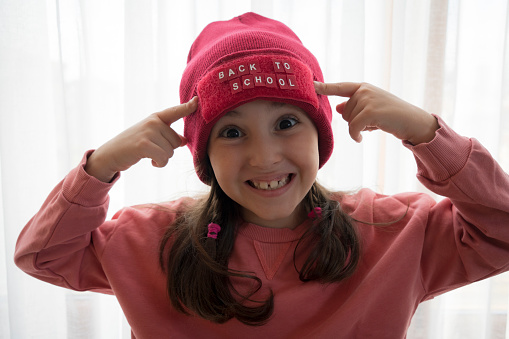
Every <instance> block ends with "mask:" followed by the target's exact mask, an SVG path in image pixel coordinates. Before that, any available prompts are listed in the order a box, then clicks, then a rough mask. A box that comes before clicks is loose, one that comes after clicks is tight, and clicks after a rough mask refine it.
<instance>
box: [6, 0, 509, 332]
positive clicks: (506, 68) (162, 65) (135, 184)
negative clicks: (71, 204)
mask: <svg viewBox="0 0 509 339" xmlns="http://www.w3.org/2000/svg"><path fill="white" fill-rule="evenodd" d="M247 11H255V12H257V13H259V14H262V15H265V16H268V17H271V18H274V19H277V20H280V21H283V22H284V23H286V24H287V25H288V26H290V27H291V28H292V29H293V30H294V31H295V32H296V33H297V35H298V36H299V37H300V38H301V40H302V41H303V43H304V45H305V46H307V47H308V48H309V49H310V50H311V51H312V52H313V53H314V54H315V56H316V57H317V59H318V61H319V62H320V64H321V66H322V70H323V72H324V77H325V80H326V81H328V82H339V81H365V82H370V83H373V84H375V85H376V86H379V87H382V88H384V89H386V90H389V91H391V92H392V93H394V94H396V95H398V96H399V97H401V98H403V99H404V100H407V101H409V102H411V103H413V104H415V105H417V106H420V107H423V108H424V109H426V110H427V111H429V112H433V113H436V114H438V115H441V116H442V117H443V118H444V119H445V121H447V122H448V123H449V124H450V125H451V126H452V127H453V128H455V129H456V130H457V131H458V132H459V133H460V134H464V135H467V136H472V137H475V138H477V139H479V140H480V141H481V142H482V143H483V144H484V145H485V146H486V147H487V148H488V149H489V150H490V151H491V152H492V154H493V156H494V157H495V158H496V159H497V160H498V161H499V162H500V164H501V165H502V166H503V168H505V170H506V171H508V169H509V95H508V94H507V93H509V92H508V91H509V53H508V51H509V49H508V46H509V34H508V32H509V20H508V18H509V6H508V1H507V0H468V1H460V0H423V1H412V0H361V1H359V0H339V1H335V0H316V1H313V2H310V1H304V0H298V1H284V0H262V1H259V0H258V1H257V0H252V1H247V0H246V1H236V0H195V1H165V0H149V1H142V0H111V1H100V0H86V1H85V0H46V1H40V0H21V1H15V0H3V1H0V179H1V180H0V188H1V192H2V194H1V196H0V245H1V247H0V339H2V338H31V337H36V338H52V339H53V338H130V330H129V326H128V324H127V322H126V320H125V318H124V316H123V315H122V312H121V310H120V308H119V307H118V305H117V303H116V301H115V299H114V297H111V296H103V295H99V294H93V293H88V292H86V293H78V292H72V291H67V290H64V289H62V288H57V287H54V286H51V285H48V284H45V283H43V282H40V281H37V280H35V279H33V278H31V277H29V276H27V275H26V274H24V273H22V272H21V271H20V270H19V269H17V268H16V267H15V265H14V263H13V252H14V247H15V243H16V239H17V236H18V234H19V232H20V231H21V229H22V228H23V226H24V225H25V224H26V223H27V221H28V220H29V219H30V218H31V216H32V215H33V214H34V213H35V212H36V211H37V210H38V209H39V207H40V205H41V204H42V203H43V201H44V199H45V197H46V195H47V194H48V193H49V192H50V190H51V189H52V188H53V186H54V185H56V184H57V183H58V181H59V180H61V179H62V178H63V176H64V175H65V174H66V173H67V172H68V171H69V170H70V169H71V168H72V167H74V166H75V165H76V164H77V163H78V161H79V160H80V159H81V157H82V155H83V153H84V152H85V151H86V150H88V149H92V148H97V147H99V146H100V145H101V144H102V143H104V142H106V141H107V140H109V139H110V138H112V137H113V136H115V135H116V134H118V133H120V132H121V131H122V130H124V129H125V128H127V127H129V126H131V125H132V124H134V123H136V122H137V121H139V120H141V119H143V118H144V117H145V116H147V115H149V114H151V113H153V112H155V111H159V110H162V109H164V108H167V107H170V106H174V105H176V104H178V103H179V97H178V88H179V83H180V77H181V75H182V72H183V70H184V68H185V64H186V60H187V53H188V51H189V48H190V46H191V43H192V41H193V39H194V38H195V37H196V35H197V34H198V33H199V32H200V31H201V30H202V29H203V27H205V25H207V24H208V23H210V22H212V21H216V20H227V19H230V18H232V17H234V16H236V15H239V14H241V13H244V12H247ZM345 100H346V99H345ZM341 101H343V100H342V99H341V98H331V105H332V106H333V107H334V106H335V105H336V104H339V103H340V102H341ZM332 124H333V129H334V131H335V135H334V139H335V140H334V141H335V150H334V153H333V156H332V157H331V159H330V161H329V162H328V163H327V164H326V165H325V166H324V168H322V169H321V170H320V172H319V180H320V182H321V183H323V184H324V185H325V186H327V187H329V188H334V189H338V190H355V189H358V188H361V187H369V188H372V189H374V190H375V191H378V192H380V193H385V194H393V193H396V192H401V191H423V192H427V191H426V189H425V188H424V187H422V186H421V185H420V184H419V183H418V182H417V180H416V179H415V171H416V166H415V163H414V159H413V156H412V155H411V153H410V152H408V150H406V149H404V148H403V147H402V146H401V143H400V142H399V141H398V140H395V139H394V138H393V137H391V136H389V135H386V134H383V133H380V132H372V133H365V134H364V141H363V142H362V143H361V144H357V143H355V142H354V141H352V140H351V139H350V137H349V135H348V131H347V126H346V123H345V122H344V121H343V120H342V119H341V118H340V117H339V116H338V115H336V116H335V117H334V119H333V122H332ZM175 127H176V129H177V130H179V131H182V129H183V124H182V123H181V122H179V123H177V124H176V126H175ZM206 189H207V188H206V187H205V186H204V185H203V184H202V183H200V182H199V180H198V178H197V177H196V174H195V172H194V169H193V164H192V158H191V155H190V154H189V152H188V151H187V150H186V149H182V150H179V151H177V152H176V154H175V156H174V158H172V159H171V160H170V164H169V165H168V166H167V167H166V168H164V169H154V168H152V166H151V165H150V161H142V162H140V163H139V164H138V165H137V166H135V167H133V168H132V169H130V170H129V171H127V172H125V173H123V175H122V179H121V180H120V182H119V183H118V184H116V186H115V187H114V189H113V190H112V191H111V204H110V212H109V215H110V216H111V215H112V214H113V213H114V212H116V211H117V210H118V209H120V208H121V207H123V206H126V205H133V204H138V203H146V202H160V201H164V200H169V199H175V198H178V197H180V196H182V195H195V194H198V193H200V192H203V191H205V190H206ZM436 198H437V199H440V197H436ZM508 302H509V276H508V275H507V274H503V275H500V276H498V277H495V278H492V279H488V280H486V281H482V282H479V283H476V284H473V285H470V286H467V287H465V288H462V289H459V290H457V291H453V292H451V293H448V294H446V295H444V296H440V297H438V298H436V299H434V300H432V301H429V302H425V303H423V304H422V305H421V306H419V308H418V310H417V313H416V315H415V317H414V319H413V321H412V324H411V326H410V330H409V333H408V338H409V339H417V338H433V339H436V338H453V337H461V338H476V339H478V338H509V327H508V326H507V321H508V317H509V313H508Z"/></svg>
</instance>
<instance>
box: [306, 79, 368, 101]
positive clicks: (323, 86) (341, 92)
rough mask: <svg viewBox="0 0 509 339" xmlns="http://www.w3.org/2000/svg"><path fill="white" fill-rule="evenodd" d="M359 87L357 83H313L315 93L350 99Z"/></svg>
mask: <svg viewBox="0 0 509 339" xmlns="http://www.w3.org/2000/svg"><path fill="white" fill-rule="evenodd" d="M359 87H361V84H360V83H357V82H338V83H323V82H318V81H315V91H316V93H318V94H323V95H337V96H340V97H351V96H352V95H353V94H354V93H355V92H356V91H357V90H358V89H359Z"/></svg>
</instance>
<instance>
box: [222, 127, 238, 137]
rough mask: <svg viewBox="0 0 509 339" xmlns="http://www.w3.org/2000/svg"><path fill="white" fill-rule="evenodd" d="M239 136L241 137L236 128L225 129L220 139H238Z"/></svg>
mask: <svg viewBox="0 0 509 339" xmlns="http://www.w3.org/2000/svg"><path fill="white" fill-rule="evenodd" d="M241 136H242V132H241V131H239V130H238V129H237V128H233V127H229V128H225V129H224V130H223V131H222V132H221V137H223V138H227V139H234V138H240V137H241Z"/></svg>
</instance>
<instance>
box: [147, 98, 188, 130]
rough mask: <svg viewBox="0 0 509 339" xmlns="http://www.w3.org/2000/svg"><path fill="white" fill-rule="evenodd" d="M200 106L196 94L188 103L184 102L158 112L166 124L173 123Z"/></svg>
mask: <svg viewBox="0 0 509 339" xmlns="http://www.w3.org/2000/svg"><path fill="white" fill-rule="evenodd" d="M197 108H198V97H197V96H195V97H193V98H192V99H191V100H189V101H188V102H186V103H183V104H181V105H178V106H174V107H170V108H167V109H165V110H162V111H161V112H157V113H156V114H157V116H158V117H159V119H161V120H162V121H163V122H164V123H165V124H167V125H171V124H172V123H174V122H175V121H177V120H179V119H182V118H183V117H185V116H188V115H189V114H191V113H193V112H194V111H196V109H197Z"/></svg>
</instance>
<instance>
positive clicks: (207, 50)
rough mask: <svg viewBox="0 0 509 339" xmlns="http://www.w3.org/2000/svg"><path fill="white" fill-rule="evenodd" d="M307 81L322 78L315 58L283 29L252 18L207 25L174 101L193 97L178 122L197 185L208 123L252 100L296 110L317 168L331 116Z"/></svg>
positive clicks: (328, 145) (327, 147)
mask: <svg viewBox="0 0 509 339" xmlns="http://www.w3.org/2000/svg"><path fill="white" fill-rule="evenodd" d="M313 80H316V81H322V82H323V75H322V72H321V70H320V66H319V65H318V62H317V60H316V58H315V57H314V56H313V54H311V52H309V51H308V50H307V49H306V48H305V47H304V46H303V45H302V42H301V41H300V40H299V38H298V37H297V36H296V35H295V33H293V32H292V31H291V30H290V29H289V28H288V27H287V26H286V25H284V24H282V23H281V22H279V21H275V20H272V19H268V18H265V17H263V16H260V15H258V14H255V13H246V14H244V15H241V16H239V17H236V18H233V19H231V20H228V21H217V22H213V23H211V24H209V25H208V26H207V27H205V28H204V29H203V31H202V32H201V34H200V35H199V36H198V38H196V40H195V41H194V43H193V45H192V46H191V50H190V51H189V56H188V59H187V67H186V69H185V71H184V74H183V76H182V81H181V83H180V101H181V102H182V103H184V102H187V101H189V100H190V99H191V98H192V97H193V96H195V95H198V97H199V107H198V109H197V111H196V112H194V113H193V114H191V115H189V116H187V117H185V118H184V136H185V137H186V138H187V140H188V143H187V145H188V147H189V149H190V150H191V152H192V154H193V160H194V165H195V169H196V172H197V174H198V176H199V178H200V180H201V181H203V182H204V183H207V184H208V183H210V178H209V174H207V173H205V168H204V166H202V164H203V161H204V159H206V156H207V142H208V139H209V135H210V131H211V129H212V127H213V126H214V124H215V123H216V122H217V121H218V120H219V119H220V118H221V117H222V116H223V115H224V114H225V113H226V112H228V111H230V110H232V109H234V108H235V107H238V106H240V105H242V104H245V103H247V102H249V101H253V100H256V99H266V100H271V101H278V102H284V103H289V104H292V105H295V106H298V107H300V108H302V109H303V110H304V111H305V112H306V113H307V114H308V115H309V117H310V118H311V119H312V120H313V122H314V124H315V126H316V128H317V130H318V147H319V154H320V167H322V166H323V164H325V163H326V162H327V160H328V159H329V157H330V155H331V153H332V149H333V137H332V129H331V119H332V112H331V108H330V104H329V100H328V99H327V97H326V96H322V95H317V94H316V93H315V89H314V85H313Z"/></svg>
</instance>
